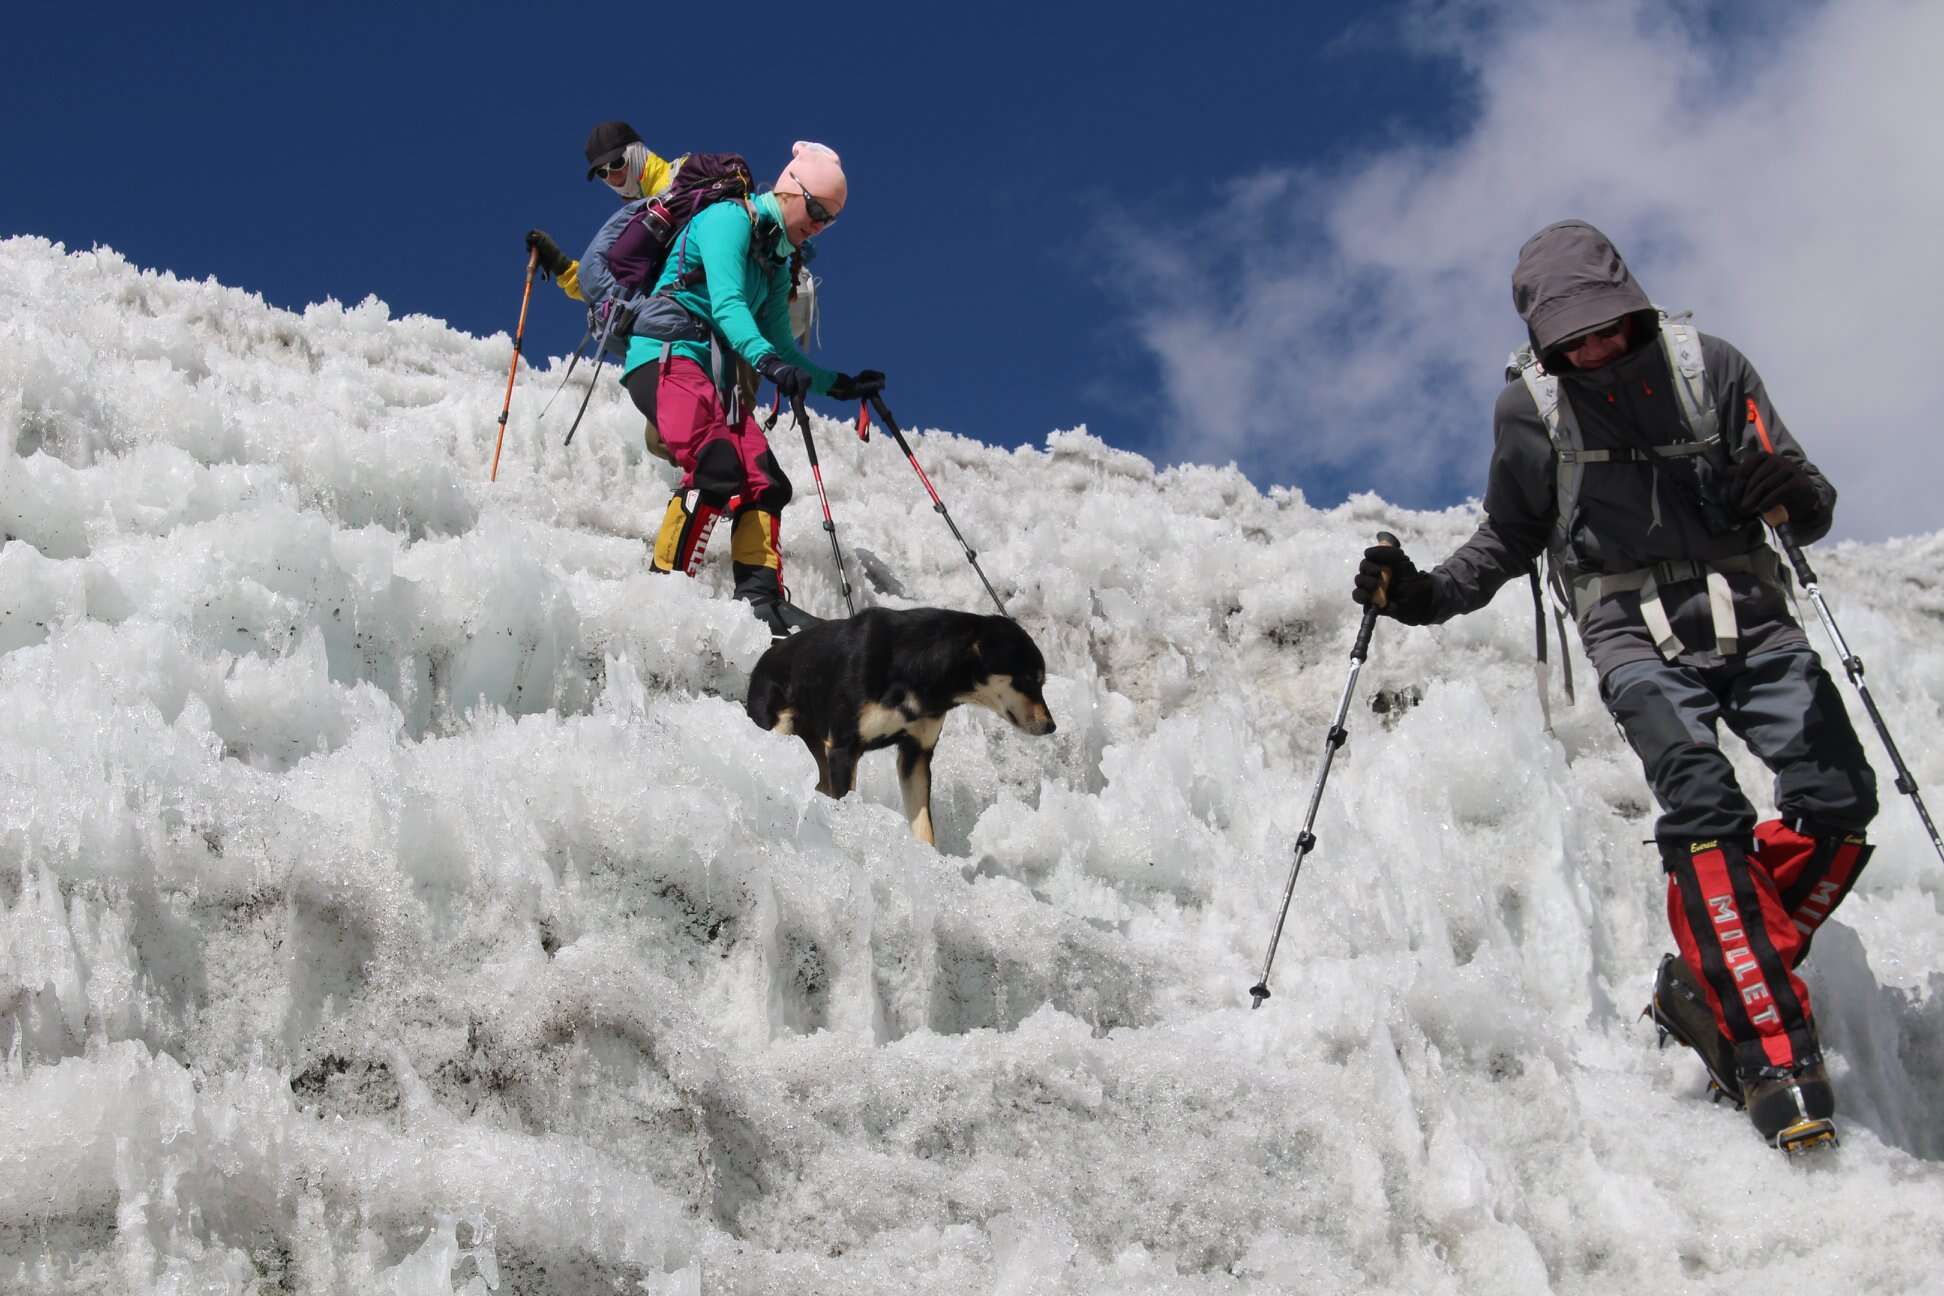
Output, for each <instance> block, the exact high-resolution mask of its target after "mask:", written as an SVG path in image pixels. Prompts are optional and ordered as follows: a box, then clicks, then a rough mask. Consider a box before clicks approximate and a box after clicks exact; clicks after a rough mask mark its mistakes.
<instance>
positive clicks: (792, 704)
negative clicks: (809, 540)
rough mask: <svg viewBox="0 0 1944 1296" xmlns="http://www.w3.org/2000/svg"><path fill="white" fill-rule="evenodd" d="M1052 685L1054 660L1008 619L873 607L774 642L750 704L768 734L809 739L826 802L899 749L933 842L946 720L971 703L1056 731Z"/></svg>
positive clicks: (759, 668) (901, 776) (1020, 725)
mask: <svg viewBox="0 0 1944 1296" xmlns="http://www.w3.org/2000/svg"><path fill="white" fill-rule="evenodd" d="M1045 683H1046V659H1045V658H1043V657H1041V656H1040V650H1039V648H1038V647H1037V646H1036V645H1035V644H1034V643H1033V640H1032V637H1031V636H1029V635H1028V634H1027V633H1026V632H1025V631H1024V630H1022V629H1020V627H1019V624H1018V623H1017V622H1015V621H1012V620H1009V619H1008V618H1006V617H1000V616H978V615H976V614H974V613H971V612H951V611H947V610H945V609H943V608H911V609H907V610H903V611H899V610H894V609H891V608H867V609H865V610H864V611H862V612H860V613H858V614H857V615H856V616H854V617H851V618H849V619H848V620H843V621H826V622H824V623H822V624H820V625H815V626H812V627H810V628H809V629H807V630H804V631H801V632H800V633H798V634H796V635H793V636H791V637H790V638H788V639H785V640H782V641H780V642H778V643H776V644H774V645H773V646H771V648H770V650H769V651H768V652H766V653H764V654H763V656H762V659H761V660H760V661H758V662H757V663H756V669H755V670H753V671H751V672H750V675H749V701H748V703H747V706H746V709H747V710H748V712H749V718H750V719H751V720H754V721H755V722H756V723H757V724H758V725H759V726H761V727H762V728H764V729H768V730H770V731H771V732H773V733H784V734H795V735H796V736H797V737H799V738H801V739H802V740H803V745H804V746H805V747H808V748H809V749H810V755H811V756H812V757H814V758H815V759H816V762H817V775H818V779H817V790H818V791H819V792H822V793H824V794H825V795H826V796H832V797H841V796H844V795H845V794H846V793H848V792H849V791H850V790H851V784H852V782H853V781H854V779H855V777H856V774H857V758H858V757H859V756H861V755H863V754H864V753H865V752H867V751H875V750H876V749H878V748H880V747H891V746H895V747H897V749H898V788H899V791H900V792H902V793H903V795H904V812H905V818H906V819H907V820H909V821H910V823H911V831H912V832H913V833H914V834H915V835H916V836H917V838H918V840H920V841H922V842H926V843H928V844H929V843H931V841H932V817H931V757H932V748H933V747H935V746H937V745H938V735H939V732H940V731H941V730H942V729H943V728H944V726H945V713H946V712H947V711H950V710H951V709H952V708H953V707H955V706H958V705H959V704H961V703H971V704H972V705H974V706H982V707H985V708H986V709H987V710H989V711H995V712H997V713H998V714H1000V715H1002V716H1004V717H1006V719H1007V720H1009V721H1011V722H1012V725H1013V727H1014V728H1015V729H1020V730H1023V731H1025V732H1026V733H1029V734H1050V733H1052V732H1053V715H1052V713H1051V712H1049V711H1048V710H1047V709H1046V699H1045V698H1044V697H1042V696H1041V694H1040V690H1041V688H1042V687H1044V685H1045Z"/></svg>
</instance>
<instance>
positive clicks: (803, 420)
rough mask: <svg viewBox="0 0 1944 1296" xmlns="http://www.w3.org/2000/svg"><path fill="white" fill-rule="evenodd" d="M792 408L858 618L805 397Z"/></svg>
mask: <svg viewBox="0 0 1944 1296" xmlns="http://www.w3.org/2000/svg"><path fill="white" fill-rule="evenodd" d="M790 408H791V409H792V410H794V411H795V412H796V421H797V426H798V427H799V428H802V429H803V448H804V450H805V451H807V452H808V453H809V455H810V475H811V476H812V477H814V478H816V479H817V499H818V501H819V502H820V503H821V504H822V505H823V515H824V530H825V531H826V532H827V533H828V534H829V536H830V556H831V557H832V558H833V559H835V560H836V562H837V583H838V584H839V585H840V586H842V587H843V590H844V606H845V607H847V608H849V609H850V614H851V615H852V616H856V615H857V604H856V603H854V602H852V601H851V583H850V576H849V575H848V574H846V573H845V571H844V551H843V550H842V549H839V548H838V547H837V523H836V522H835V521H834V520H833V519H832V518H831V516H830V496H828V495H826V494H824V484H823V469H822V468H821V467H819V466H818V465H817V443H816V442H815V441H812V440H811V439H810V415H809V413H808V412H807V411H805V409H804V408H803V397H801V396H793V397H791V398H790Z"/></svg>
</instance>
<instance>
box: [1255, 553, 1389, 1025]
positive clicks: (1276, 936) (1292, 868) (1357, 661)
mask: <svg viewBox="0 0 1944 1296" xmlns="http://www.w3.org/2000/svg"><path fill="white" fill-rule="evenodd" d="M1377 543H1378V544H1381V545H1389V546H1391V547H1392V548H1396V547H1397V544H1398V540H1397V537H1396V536H1394V535H1392V534H1391V533H1390V532H1388V531H1379V532H1378V533H1377ZM1383 597H1384V591H1383V590H1381V589H1380V590H1378V591H1377V595H1376V597H1375V598H1373V599H1371V601H1370V602H1368V603H1366V604H1364V612H1363V624H1362V625H1360V626H1358V627H1357V642H1356V644H1355V645H1354V646H1352V647H1351V649H1350V678H1349V679H1348V680H1346V681H1344V685H1343V696H1342V697H1340V698H1338V699H1337V709H1336V719H1335V720H1333V721H1331V722H1330V732H1329V734H1328V736H1327V737H1326V738H1325V739H1324V742H1323V768H1322V769H1320V770H1318V771H1317V774H1316V786H1315V788H1313V789H1312V790H1311V791H1310V802H1309V813H1308V814H1307V815H1305V816H1303V831H1302V832H1300V833H1298V834H1297V835H1296V858H1295V859H1294V860H1292V861H1290V865H1289V884H1288V885H1287V886H1285V887H1283V898H1282V908H1281V909H1279V910H1277V912H1276V930H1275V931H1273V932H1271V933H1270V934H1269V953H1268V955H1267V956H1266V957H1265V958H1264V959H1263V960H1262V979H1261V980H1259V981H1257V982H1256V983H1255V984H1254V985H1252V986H1250V987H1249V994H1250V995H1251V996H1252V997H1253V998H1254V1000H1255V1002H1254V1003H1252V1004H1250V1005H1249V1007H1250V1008H1251V1009H1252V1010H1253V1009H1256V1008H1260V1007H1262V1001H1263V1000H1265V999H1267V998H1268V997H1269V969H1270V967H1271V966H1272V965H1273V964H1274V963H1275V961H1276V945H1277V943H1278V942H1280V941H1281V940H1282V931H1283V922H1284V920H1286V919H1287V918H1288V917H1289V901H1290V898H1291V897H1292V896H1294V895H1295V894H1296V875H1297V874H1298V873H1301V872H1302V871H1303V857H1304V856H1305V855H1307V854H1309V853H1310V852H1311V851H1312V850H1314V849H1315V848H1316V834H1315V833H1313V832H1311V831H1310V829H1311V828H1312V827H1313V826H1314V825H1315V823H1316V807H1317V806H1318V805H1320V804H1322V801H1323V784H1324V782H1325V781H1327V780H1328V779H1329V777H1330V762H1331V760H1333V759H1334V758H1335V756H1336V751H1337V748H1339V747H1341V746H1343V740H1344V739H1346V738H1348V737H1349V736H1350V731H1349V730H1348V729H1345V728H1344V727H1343V720H1344V717H1345V716H1347V715H1349V714H1350V695H1351V694H1352V693H1354V692H1356V690H1357V672H1359V671H1361V670H1362V669H1363V664H1364V658H1365V657H1367V656H1369V655H1370V633H1371V631H1373V630H1375V629H1376V628H1377V612H1378V610H1379V609H1380V608H1381V607H1382V606H1383V604H1382V602H1381V601H1380V600H1382V599H1383Z"/></svg>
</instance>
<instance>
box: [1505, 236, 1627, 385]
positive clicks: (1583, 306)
mask: <svg viewBox="0 0 1944 1296" xmlns="http://www.w3.org/2000/svg"><path fill="white" fill-rule="evenodd" d="M1512 305H1513V307H1514V308H1515V309H1517V311H1518V312H1519V316H1520V318H1522V319H1524V320H1525V322H1526V329H1527V330H1528V331H1529V332H1530V333H1531V334H1532V346H1533V349H1534V350H1535V351H1536V352H1537V353H1538V354H1539V356H1540V357H1541V359H1544V358H1545V357H1546V355H1547V353H1548V352H1550V351H1551V350H1552V349H1553V348H1554V347H1556V346H1558V345H1559V343H1560V342H1562V341H1564V340H1565V339H1566V338H1569V337H1571V336H1573V334H1575V333H1579V332H1583V331H1584V330H1586V329H1590V328H1596V327H1598V326H1599V325H1601V324H1606V323H1609V322H1610V321H1612V320H1616V319H1619V318H1620V317H1621V316H1622V315H1632V314H1634V313H1636V312H1639V311H1646V312H1650V313H1651V312H1652V311H1653V309H1654V304H1653V303H1652V302H1650V301H1648V300H1647V294H1646V293H1645V292H1643V291H1642V290H1641V287H1640V285H1639V284H1638V283H1635V282H1634V277H1633V275H1632V274H1631V273H1630V272H1629V271H1628V270H1627V263H1626V262H1625V261H1622V260H1621V259H1620V253H1619V252H1618V251H1616V250H1615V249H1614V246H1613V243H1612V241H1611V240H1609V239H1608V238H1607V236H1606V235H1604V234H1602V233H1600V231H1598V230H1596V229H1594V228H1593V227H1592V226H1591V225H1588V224H1587V223H1586V222H1585V221H1573V220H1568V221H1559V222H1557V223H1556V224H1552V225H1548V226H1546V228H1544V229H1542V230H1540V231H1539V232H1538V233H1537V234H1534V235H1533V236H1532V237H1531V238H1529V239H1527V240H1526V244H1525V246H1524V247H1522V248H1520V249H1519V263H1518V264H1517V265H1516V266H1514V267H1513V268H1512ZM1548 367H1551V366H1550V365H1549V366H1548Z"/></svg>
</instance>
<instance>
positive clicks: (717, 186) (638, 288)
mask: <svg viewBox="0 0 1944 1296" xmlns="http://www.w3.org/2000/svg"><path fill="white" fill-rule="evenodd" d="M754 189H755V185H754V183H753V182H752V181H751V180H750V176H749V163H747V162H745V161H743V159H742V155H741V154H738V153H691V154H689V155H688V156H687V157H686V158H684V159H682V161H681V163H680V165H679V166H678V167H677V168H676V171H675V175H674V177H673V178H672V179H671V180H670V181H669V184H668V188H666V189H664V190H662V191H661V192H660V193H658V194H656V195H655V196H654V197H652V198H648V199H644V200H643V201H642V203H641V210H639V211H638V212H636V213H635V214H634V217H633V218H632V219H631V220H629V221H628V223H627V224H626V225H624V226H622V228H621V232H620V233H619V234H618V235H616V236H615V239H614V242H613V244H612V245H611V246H610V247H609V248H608V250H607V263H608V272H609V273H610V274H611V275H613V277H614V282H615V283H616V284H617V285H619V286H620V288H621V289H622V290H623V292H624V293H625V294H626V295H628V296H633V295H634V294H636V293H639V292H645V291H647V290H648V289H651V288H653V287H654V286H655V281H656V280H657V279H658V278H660V277H661V272H662V267H663V266H664V265H666V264H667V262H668V249H669V248H670V247H672V246H673V245H674V242H675V236H676V235H677V234H679V233H681V231H682V227H683V226H685V225H687V224H688V223H689V221H690V220H692V219H694V217H695V214H696V213H697V212H699V211H701V210H702V209H703V208H704V207H709V206H713V205H714V204H716V203H719V202H723V201H725V200H727V199H736V200H738V201H740V200H742V199H745V198H748V197H749V195H750V194H751V193H752V192H754Z"/></svg>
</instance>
